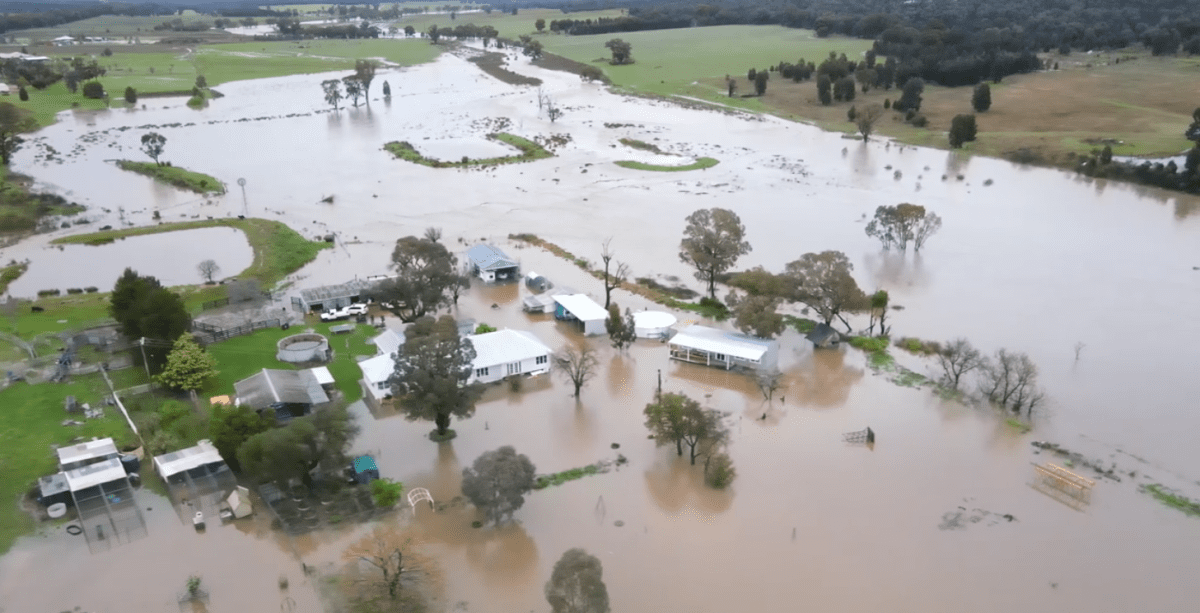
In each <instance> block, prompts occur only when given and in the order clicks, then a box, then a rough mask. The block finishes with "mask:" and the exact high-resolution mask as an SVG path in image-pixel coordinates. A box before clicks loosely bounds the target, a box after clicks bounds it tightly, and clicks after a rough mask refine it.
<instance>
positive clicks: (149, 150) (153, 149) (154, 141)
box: [142, 132, 167, 166]
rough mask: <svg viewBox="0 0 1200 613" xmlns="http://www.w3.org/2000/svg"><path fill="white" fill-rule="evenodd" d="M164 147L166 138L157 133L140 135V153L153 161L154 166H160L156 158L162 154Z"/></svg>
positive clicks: (160, 163)
mask: <svg viewBox="0 0 1200 613" xmlns="http://www.w3.org/2000/svg"><path fill="white" fill-rule="evenodd" d="M166 146H167V137H165V136H163V135H162V134H159V133H158V132H147V133H145V134H143V135H142V152H143V153H145V154H146V155H147V156H149V157H150V159H152V160H154V164H155V165H156V166H162V162H159V161H158V158H159V156H161V155H162V154H163V149H165V148H166Z"/></svg>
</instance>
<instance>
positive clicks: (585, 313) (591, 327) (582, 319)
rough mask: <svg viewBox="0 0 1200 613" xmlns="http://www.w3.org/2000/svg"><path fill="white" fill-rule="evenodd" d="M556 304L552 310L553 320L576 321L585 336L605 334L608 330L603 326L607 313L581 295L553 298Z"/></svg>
mask: <svg viewBox="0 0 1200 613" xmlns="http://www.w3.org/2000/svg"><path fill="white" fill-rule="evenodd" d="M554 302H555V303H557V304H558V306H557V307H555V309H554V318H555V319H559V320H562V321H578V322H579V323H580V326H581V327H582V328H583V333H584V334H585V335H587V336H592V335H596V334H605V333H606V332H608V328H607V327H606V326H605V325H604V322H605V320H606V319H608V311H605V310H604V307H602V306H600V305H598V304H596V303H595V302H594V301H593V300H592V299H591V298H588V297H587V296H585V295H583V294H570V295H563V296H555V297H554Z"/></svg>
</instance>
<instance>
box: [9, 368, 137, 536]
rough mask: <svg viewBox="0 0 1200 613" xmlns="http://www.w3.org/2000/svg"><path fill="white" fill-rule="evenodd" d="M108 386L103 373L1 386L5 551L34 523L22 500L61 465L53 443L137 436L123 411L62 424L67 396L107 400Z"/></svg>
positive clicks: (98, 402)
mask: <svg viewBox="0 0 1200 613" xmlns="http://www.w3.org/2000/svg"><path fill="white" fill-rule="evenodd" d="M107 393H108V388H107V387H106V386H105V385H104V380H103V379H102V378H101V377H100V375H98V374H96V375H87V376H82V377H72V378H71V380H70V382H69V383H61V384H60V383H43V384H40V385H29V384H27V383H15V384H13V385H12V386H10V387H8V388H7V389H4V390H2V391H0V406H2V407H3V410H4V420H3V422H2V423H0V475H2V477H0V500H2V501H3V504H0V554H3V553H5V552H7V551H8V549H9V547H11V546H12V544H13V541H15V540H16V538H17V537H18V536H20V535H22V534H28V533H29V532H30V531H32V530H33V528H34V522H33V520H32V518H30V517H29V516H28V515H26V514H25V513H24V512H22V511H21V510H20V509H19V508H18V506H17V501H18V500H19V498H20V497H21V496H22V495H23V494H25V492H27V491H29V490H30V489H31V488H32V487H33V485H34V484H35V482H36V480H37V478H38V477H41V476H43V475H48V474H51V473H53V472H55V470H56V466H57V456H56V455H55V453H54V451H53V450H51V448H50V445H52V444H57V445H60V446H61V445H66V444H68V443H69V442H70V440H71V439H72V438H74V437H77V436H78V437H84V438H88V439H90V438H91V437H93V436H95V437H100V438H103V437H107V436H111V437H113V438H114V439H115V440H116V442H117V445H118V446H123V445H124V444H127V443H130V442H132V441H133V440H134V439H133V433H132V432H131V431H130V430H129V427H128V426H126V425H125V420H124V418H122V417H121V413H120V411H118V410H116V409H110V410H106V411H105V416H104V418H102V419H89V420H84V419H83V418H82V416H80V417H78V421H84V422H85V423H84V425H82V426H62V425H60V424H61V423H62V421H63V420H64V419H66V418H67V414H66V413H64V412H63V399H64V398H66V397H67V396H75V398H76V399H78V401H79V402H80V403H84V402H86V403H89V404H91V405H92V406H93V407H95V406H103V399H104V395H105V394H107Z"/></svg>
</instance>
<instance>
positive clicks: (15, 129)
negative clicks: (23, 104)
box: [0, 102, 37, 166]
mask: <svg viewBox="0 0 1200 613" xmlns="http://www.w3.org/2000/svg"><path fill="white" fill-rule="evenodd" d="M36 127H37V122H35V121H34V120H33V118H32V117H31V116H30V114H29V113H28V112H27V111H25V110H24V109H21V108H19V107H17V106H16V105H15V104H12V103H11V102H0V161H2V162H3V163H4V165H5V166H8V162H9V161H10V160H11V159H12V156H13V154H14V153H16V152H17V151H18V150H19V149H20V148H21V145H22V144H23V143H24V142H25V139H24V138H21V133H22V132H25V131H27V130H32V129H34V128H36Z"/></svg>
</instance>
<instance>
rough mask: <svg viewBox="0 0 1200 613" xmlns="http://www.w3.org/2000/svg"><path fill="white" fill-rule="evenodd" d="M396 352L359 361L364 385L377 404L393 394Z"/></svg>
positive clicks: (371, 398)
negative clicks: (392, 379) (392, 381)
mask: <svg viewBox="0 0 1200 613" xmlns="http://www.w3.org/2000/svg"><path fill="white" fill-rule="evenodd" d="M394 355H395V354H391V353H383V354H380V355H377V356H375V357H373V358H369V359H366V360H363V361H361V362H359V363H358V367H359V369H361V370H362V373H363V387H364V388H365V389H366V391H367V395H368V396H369V398H368V400H370V401H373V402H374V404H375V406H379V403H380V402H382V401H384V400H387V399H388V398H390V397H391V396H392V384H391V383H390V380H391V378H392V373H394V372H396V360H395V357H394Z"/></svg>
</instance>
